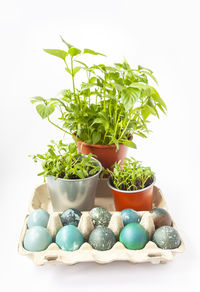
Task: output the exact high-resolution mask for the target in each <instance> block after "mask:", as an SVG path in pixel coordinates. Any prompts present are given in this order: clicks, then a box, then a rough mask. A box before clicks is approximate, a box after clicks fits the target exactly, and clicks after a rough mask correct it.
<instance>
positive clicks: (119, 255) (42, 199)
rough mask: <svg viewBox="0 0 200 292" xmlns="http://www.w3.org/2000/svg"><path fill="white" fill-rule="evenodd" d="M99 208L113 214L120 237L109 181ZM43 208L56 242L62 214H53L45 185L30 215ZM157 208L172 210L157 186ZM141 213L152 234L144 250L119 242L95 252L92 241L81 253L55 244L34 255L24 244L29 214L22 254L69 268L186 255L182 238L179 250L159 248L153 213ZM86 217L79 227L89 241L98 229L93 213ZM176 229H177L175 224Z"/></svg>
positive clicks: (39, 189)
mask: <svg viewBox="0 0 200 292" xmlns="http://www.w3.org/2000/svg"><path fill="white" fill-rule="evenodd" d="M95 206H101V207H104V208H106V209H107V210H108V211H110V213H111V214H112V217H111V220H110V223H109V226H108V227H109V228H110V229H111V230H112V231H113V232H114V234H115V235H116V237H118V236H119V233H120V231H121V229H122V228H123V222H122V219H121V215H120V212H116V211H115V207H114V202H113V199H112V193H111V191H110V189H109V188H108V187H107V181H106V179H103V180H100V181H99V185H98V188H97V191H96V199H95ZM39 208H40V209H43V210H46V211H47V212H49V214H50V218H49V222H48V226H47V229H48V230H49V232H50V233H51V235H52V237H53V240H54V239H55V236H56V234H57V232H58V230H59V229H60V228H61V227H62V223H61V220H60V214H61V213H62V212H53V207H52V203H51V199H50V196H49V193H48V188H47V184H41V185H39V186H38V187H36V188H35V190H34V193H33V196H32V198H31V202H30V205H29V213H31V212H32V211H33V210H35V209H39ZM153 208H164V209H166V210H167V209H168V208H167V204H166V202H165V200H164V197H163V194H162V192H161V190H160V189H159V188H158V187H156V186H154V188H153ZM138 213H139V215H140V216H141V222H140V224H141V225H142V226H143V227H144V228H145V229H146V230H147V232H148V234H149V242H148V243H147V244H146V246H145V247H144V248H143V249H141V250H129V249H127V248H125V247H124V245H123V244H122V243H121V242H119V241H117V242H116V243H115V245H114V246H113V247H112V249H110V250H107V251H98V250H95V249H93V248H92V246H91V245H90V244H89V243H88V242H85V243H84V244H83V245H82V246H81V247H80V248H79V249H78V250H76V251H73V252H71V251H63V250H61V249H60V248H59V247H58V245H57V244H56V243H55V242H53V243H51V244H50V245H49V247H48V248H47V249H46V250H44V251H40V252H30V251H27V250H25V249H24V247H23V241H24V237H25V234H26V231H27V219H28V216H29V215H28V214H27V215H26V218H25V220H24V224H23V228H22V231H21V235H20V239H19V244H18V252H19V254H21V255H26V256H28V257H30V258H31V259H32V260H33V262H34V263H35V264H36V265H43V264H45V263H47V262H51V263H56V262H60V263H64V264H68V265H72V264H76V263H79V262H96V263H100V264H106V263H110V262H113V261H129V262H131V263H143V262H150V263H152V264H159V263H166V262H169V261H172V260H173V258H174V256H175V255H176V254H177V253H182V252H184V250H185V246H184V242H183V240H182V239H181V245H180V246H179V247H178V248H176V249H172V250H170V249H166V250H164V249H161V248H158V247H157V245H156V244H155V243H154V242H153V241H151V237H152V234H153V233H154V231H155V226H154V223H153V218H152V215H151V213H150V212H148V211H140V212H138ZM82 214H83V215H82V216H81V220H80V222H79V225H78V228H79V230H80V231H81V232H82V234H83V236H84V238H85V240H86V241H87V239H88V237H89V234H90V233H91V231H92V230H93V229H94V226H93V223H92V220H91V218H90V215H89V212H82ZM172 221H173V220H172ZM172 226H173V227H174V228H175V229H176V230H177V227H176V225H175V223H174V221H173V225H172ZM177 231H178V230H177Z"/></svg>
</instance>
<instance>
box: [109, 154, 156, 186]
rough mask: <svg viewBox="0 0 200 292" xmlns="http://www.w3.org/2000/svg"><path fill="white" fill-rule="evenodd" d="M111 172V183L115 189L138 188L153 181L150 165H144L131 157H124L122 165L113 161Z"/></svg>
mask: <svg viewBox="0 0 200 292" xmlns="http://www.w3.org/2000/svg"><path fill="white" fill-rule="evenodd" d="M107 171H108V172H109V173H110V174H111V179H112V184H113V186H114V187H115V188H116V189H119V190H125V191H134V190H140V189H143V188H145V187H147V186H149V185H150V184H151V183H152V182H153V175H154V172H152V171H151V168H150V167H144V166H142V165H141V162H139V161H137V160H135V159H134V158H133V157H131V158H125V161H124V164H123V167H122V166H121V165H120V164H119V162H115V164H114V169H113V171H110V170H107Z"/></svg>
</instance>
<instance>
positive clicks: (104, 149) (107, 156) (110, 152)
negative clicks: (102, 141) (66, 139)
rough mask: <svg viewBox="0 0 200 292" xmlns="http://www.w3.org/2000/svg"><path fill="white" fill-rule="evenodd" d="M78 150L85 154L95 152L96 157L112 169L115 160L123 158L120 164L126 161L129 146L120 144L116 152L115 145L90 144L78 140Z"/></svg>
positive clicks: (104, 165) (105, 166)
mask: <svg viewBox="0 0 200 292" xmlns="http://www.w3.org/2000/svg"><path fill="white" fill-rule="evenodd" d="M77 147H78V151H80V152H81V153H83V154H89V153H93V154H94V155H96V158H97V159H98V160H99V161H100V162H101V164H102V166H103V167H104V168H109V169H111V167H112V165H113V164H114V163H115V161H119V160H121V163H120V164H123V163H124V158H125V157H126V154H127V151H128V147H127V146H125V145H124V144H120V146H119V150H118V151H117V152H116V146H115V145H114V144H113V145H99V144H96V145H95V144H88V143H85V142H82V141H79V140H78V142H77Z"/></svg>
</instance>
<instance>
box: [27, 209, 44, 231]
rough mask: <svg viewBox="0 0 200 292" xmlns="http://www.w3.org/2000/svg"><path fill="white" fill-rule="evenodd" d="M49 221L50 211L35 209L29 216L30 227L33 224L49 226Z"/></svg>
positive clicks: (28, 223)
mask: <svg viewBox="0 0 200 292" xmlns="http://www.w3.org/2000/svg"><path fill="white" fill-rule="evenodd" d="M48 221H49V213H48V212H46V211H45V210H42V209H36V210H34V211H33V212H32V213H31V214H30V215H29V217H28V220H27V225H28V228H31V227H33V226H42V227H47V224H48Z"/></svg>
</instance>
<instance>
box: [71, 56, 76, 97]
mask: <svg viewBox="0 0 200 292" xmlns="http://www.w3.org/2000/svg"><path fill="white" fill-rule="evenodd" d="M71 72H72V86H73V92H74V93H75V82H74V68H73V57H71Z"/></svg>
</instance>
